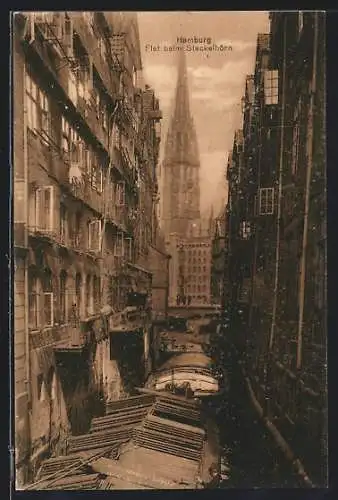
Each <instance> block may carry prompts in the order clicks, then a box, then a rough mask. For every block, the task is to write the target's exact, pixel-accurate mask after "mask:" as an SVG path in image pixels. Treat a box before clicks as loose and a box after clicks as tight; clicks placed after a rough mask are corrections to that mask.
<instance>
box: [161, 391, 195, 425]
mask: <svg viewBox="0 0 338 500" xmlns="http://www.w3.org/2000/svg"><path fill="white" fill-rule="evenodd" d="M152 413H153V414H154V415H158V416H161V417H166V418H168V419H172V420H175V418H178V419H179V421H182V420H183V421H186V422H187V423H189V424H192V425H196V426H201V425H202V424H201V411H200V409H199V407H198V406H197V404H196V403H193V402H191V401H180V400H171V399H170V398H168V397H164V396H160V397H159V398H158V399H157V400H156V403H155V405H154V407H153V411H152Z"/></svg>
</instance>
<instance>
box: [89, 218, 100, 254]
mask: <svg viewBox="0 0 338 500" xmlns="http://www.w3.org/2000/svg"><path fill="white" fill-rule="evenodd" d="M92 228H96V229H92ZM93 231H94V233H93ZM101 231H102V221H101V219H94V220H91V221H89V222H88V250H89V251H91V252H99V251H100V246H101V245H100V243H101V241H100V240H101ZM93 236H94V238H93ZM96 238H97V246H95V245H93V239H94V240H95V239H96Z"/></svg>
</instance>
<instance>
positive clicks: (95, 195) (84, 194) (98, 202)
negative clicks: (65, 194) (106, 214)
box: [69, 174, 103, 214]
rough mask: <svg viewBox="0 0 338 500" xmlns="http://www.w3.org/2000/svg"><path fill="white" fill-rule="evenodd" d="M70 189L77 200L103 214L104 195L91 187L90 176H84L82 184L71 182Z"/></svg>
mask: <svg viewBox="0 0 338 500" xmlns="http://www.w3.org/2000/svg"><path fill="white" fill-rule="evenodd" d="M69 189H70V192H71V193H72V195H73V196H74V197H75V198H78V199H79V200H81V201H83V202H84V203H85V204H86V205H88V206H90V207H91V208H92V209H93V210H95V211H96V212H97V213H99V214H102V212H103V195H102V194H101V193H99V192H98V191H96V190H95V189H93V188H92V187H91V185H90V182H89V177H88V175H86V174H82V179H81V182H69Z"/></svg>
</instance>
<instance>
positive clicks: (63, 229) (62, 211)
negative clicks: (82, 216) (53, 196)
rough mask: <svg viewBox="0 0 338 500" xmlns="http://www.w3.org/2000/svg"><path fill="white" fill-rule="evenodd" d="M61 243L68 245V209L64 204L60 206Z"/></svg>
mask: <svg viewBox="0 0 338 500" xmlns="http://www.w3.org/2000/svg"><path fill="white" fill-rule="evenodd" d="M60 242H61V243H62V244H64V245H65V244H66V243H67V209H66V206H65V205H64V204H63V203H61V204H60Z"/></svg>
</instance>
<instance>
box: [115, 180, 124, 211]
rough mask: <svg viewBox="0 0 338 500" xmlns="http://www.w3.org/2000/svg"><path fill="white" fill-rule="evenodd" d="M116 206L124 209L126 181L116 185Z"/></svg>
mask: <svg viewBox="0 0 338 500" xmlns="http://www.w3.org/2000/svg"><path fill="white" fill-rule="evenodd" d="M115 199H116V205H117V206H118V207H123V206H124V205H125V183H124V181H121V182H118V183H117V184H116V196H115Z"/></svg>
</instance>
